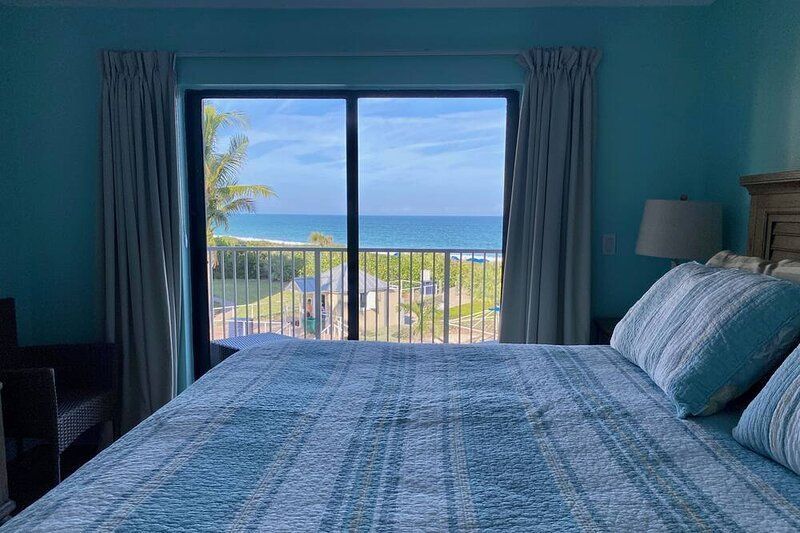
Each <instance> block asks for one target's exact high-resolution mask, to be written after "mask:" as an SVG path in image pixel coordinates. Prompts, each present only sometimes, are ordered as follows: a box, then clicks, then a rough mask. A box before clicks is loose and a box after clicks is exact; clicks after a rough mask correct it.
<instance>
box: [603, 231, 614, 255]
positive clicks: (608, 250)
mask: <svg viewBox="0 0 800 533" xmlns="http://www.w3.org/2000/svg"><path fill="white" fill-rule="evenodd" d="M603 255H617V234H616V233H605V234H603Z"/></svg>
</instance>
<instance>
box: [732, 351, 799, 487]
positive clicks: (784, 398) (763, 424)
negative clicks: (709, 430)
mask: <svg viewBox="0 0 800 533" xmlns="http://www.w3.org/2000/svg"><path fill="white" fill-rule="evenodd" d="M733 438H735V439H736V440H737V441H739V442H740V443H741V444H742V445H744V446H746V447H748V448H750V449H751V450H753V451H756V452H758V453H760V454H761V455H764V456H766V457H769V458H770V459H773V460H775V461H777V462H779V463H780V464H782V465H783V466H785V467H787V468H790V469H792V470H794V471H795V472H796V473H798V474H800V347H798V348H797V349H796V350H795V351H794V352H792V354H791V355H790V356H789V357H788V358H787V359H786V361H784V362H783V364H782V365H781V366H780V368H778V370H777V371H776V372H775V374H774V375H773V376H772V377H771V378H770V380H769V382H767V386H766V387H764V388H763V389H762V390H761V392H759V393H758V395H757V396H756V397H755V399H754V400H753V401H752V402H751V403H750V405H748V406H747V409H745V410H744V413H743V414H742V418H741V419H740V420H739V424H738V425H737V426H736V427H735V428H733Z"/></svg>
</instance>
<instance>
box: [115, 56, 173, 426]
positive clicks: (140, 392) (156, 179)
mask: <svg viewBox="0 0 800 533" xmlns="http://www.w3.org/2000/svg"><path fill="white" fill-rule="evenodd" d="M102 60H103V89H102V101H101V111H100V116H101V139H100V146H101V149H100V155H101V161H102V182H103V223H104V235H103V237H104V252H105V254H104V255H105V304H106V336H107V340H108V341H109V342H115V343H117V344H118V345H119V347H120V350H121V353H122V365H121V367H122V368H121V374H122V375H121V384H120V385H121V423H122V429H123V430H127V429H130V428H131V427H133V426H134V425H136V424H137V423H138V422H139V421H141V420H142V419H144V418H146V417H147V416H148V415H150V414H151V413H152V412H154V411H155V410H156V409H158V408H159V407H160V406H162V405H163V404H165V403H166V402H168V401H169V400H170V399H172V397H173V395H174V394H175V390H176V386H177V383H176V382H177V366H178V348H179V346H178V344H179V324H180V321H181V317H180V312H181V311H180V302H181V280H180V273H181V270H180V226H179V215H180V202H179V189H178V178H177V154H176V140H175V95H176V91H175V68H174V65H175V56H174V54H172V53H167V52H112V51H106V52H103V56H102Z"/></svg>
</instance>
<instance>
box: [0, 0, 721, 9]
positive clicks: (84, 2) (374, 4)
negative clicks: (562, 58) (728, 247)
mask: <svg viewBox="0 0 800 533" xmlns="http://www.w3.org/2000/svg"><path fill="white" fill-rule="evenodd" d="M713 1H714V0H0V4H7V5H15V6H30V7H34V6H83V7H86V6H91V7H146V8H157V7H162V8H174V7H178V8H193V7H197V8H248V9H260V8H263V9H324V8H330V9H352V8H376V9H397V8H400V9H403V8H467V9H469V8H491V7H495V8H514V7H545V6H604V7H626V6H701V5H708V4H711V3H712V2H713Z"/></svg>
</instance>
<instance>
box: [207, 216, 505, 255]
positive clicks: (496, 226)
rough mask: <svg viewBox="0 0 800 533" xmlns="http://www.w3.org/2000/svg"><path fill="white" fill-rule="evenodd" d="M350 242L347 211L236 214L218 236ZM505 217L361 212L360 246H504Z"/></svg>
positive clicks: (271, 239)
mask: <svg viewBox="0 0 800 533" xmlns="http://www.w3.org/2000/svg"><path fill="white" fill-rule="evenodd" d="M315 231H318V232H320V233H323V234H325V235H330V236H332V237H333V240H334V242H335V243H337V244H345V243H346V242H347V215H274V214H264V213H247V214H234V215H231V216H230V217H229V224H228V228H220V229H219V230H218V231H217V233H216V234H217V235H218V236H229V237H238V238H244V239H263V240H269V241H273V242H278V241H280V242H291V243H306V242H308V240H309V235H311V233H312V232H315ZM502 240H503V217H502V216H440V215H416V216H415V215H361V216H359V241H360V242H359V245H360V246H361V247H364V248H481V249H500V248H502Z"/></svg>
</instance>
